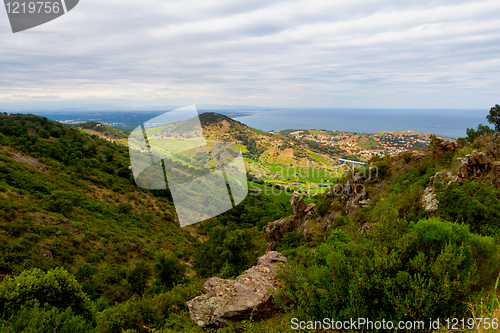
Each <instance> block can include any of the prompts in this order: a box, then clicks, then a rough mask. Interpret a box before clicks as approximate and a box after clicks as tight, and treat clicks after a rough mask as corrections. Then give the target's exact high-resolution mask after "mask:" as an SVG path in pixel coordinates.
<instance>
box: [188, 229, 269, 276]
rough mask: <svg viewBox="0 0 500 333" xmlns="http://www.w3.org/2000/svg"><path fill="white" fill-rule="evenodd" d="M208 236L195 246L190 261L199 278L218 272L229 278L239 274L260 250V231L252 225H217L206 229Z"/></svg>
mask: <svg viewBox="0 0 500 333" xmlns="http://www.w3.org/2000/svg"><path fill="white" fill-rule="evenodd" d="M209 236H210V238H209V239H208V240H207V241H205V242H204V243H202V244H201V245H200V246H199V249H198V257H197V258H196V261H195V263H194V269H195V270H196V273H197V274H198V275H200V276H203V277H208V276H213V275H217V274H220V275H221V277H224V278H229V277H235V276H237V275H239V274H241V273H242V272H243V271H244V270H245V269H247V268H249V267H250V266H252V265H254V264H255V263H256V261H257V257H258V256H259V255H262V254H263V252H264V247H265V244H264V243H263V242H262V238H260V237H262V234H261V233H259V232H258V231H257V229H256V228H251V229H237V230H234V231H231V230H230V229H229V228H228V227H224V226H217V227H215V228H212V229H211V230H210V232H209Z"/></svg>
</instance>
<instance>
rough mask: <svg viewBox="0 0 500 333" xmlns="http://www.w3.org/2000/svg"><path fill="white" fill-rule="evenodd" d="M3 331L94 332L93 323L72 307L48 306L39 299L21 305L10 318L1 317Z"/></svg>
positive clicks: (37, 332)
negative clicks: (62, 308)
mask: <svg viewBox="0 0 500 333" xmlns="http://www.w3.org/2000/svg"><path fill="white" fill-rule="evenodd" d="M0 331H1V332H2V333H53V332H59V333H88V332H94V331H95V329H94V327H93V326H92V323H91V322H89V321H88V320H86V319H85V318H84V317H83V316H81V315H75V314H74V312H73V310H72V309H71V308H67V309H65V310H61V309H58V308H56V307H52V308H46V307H42V306H40V305H39V302H38V301H35V302H34V303H33V304H30V305H28V306H26V305H23V306H21V308H20V310H19V312H18V313H16V314H14V315H12V316H11V317H10V318H7V319H6V320H5V319H0Z"/></svg>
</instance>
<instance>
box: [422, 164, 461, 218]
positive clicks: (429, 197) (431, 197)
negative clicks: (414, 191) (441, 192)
mask: <svg viewBox="0 0 500 333" xmlns="http://www.w3.org/2000/svg"><path fill="white" fill-rule="evenodd" d="M443 178H448V179H450V180H449V181H448V183H447V185H450V184H451V183H452V182H458V181H459V178H458V177H457V176H453V175H452V174H451V173H449V172H447V173H444V172H436V174H435V175H434V176H432V177H431V178H430V180H429V185H428V186H427V187H426V189H425V190H424V194H423V195H422V202H423V205H424V209H425V210H426V211H430V212H433V211H436V210H437V209H438V208H439V201H438V200H437V198H436V189H435V188H434V182H435V181H437V180H441V179H443Z"/></svg>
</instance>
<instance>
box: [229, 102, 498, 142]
mask: <svg viewBox="0 0 500 333" xmlns="http://www.w3.org/2000/svg"><path fill="white" fill-rule="evenodd" d="M488 112H489V109H488V110H485V109H347V108H345V109H293V110H268V111H259V112H258V113H256V114H253V115H250V116H244V117H238V116H236V117H233V119H235V120H237V121H239V122H241V123H243V124H245V125H248V126H251V127H254V128H257V129H260V130H263V131H272V130H284V129H324V130H330V131H334V130H335V131H343V132H357V133H374V132H383V131H416V132H422V133H429V134H436V135H442V136H445V137H448V138H453V139H456V138H459V137H464V136H466V134H465V131H466V129H467V128H476V127H477V125H479V124H483V125H488V122H487V120H486V115H487V114H488ZM490 127H491V126H490Z"/></svg>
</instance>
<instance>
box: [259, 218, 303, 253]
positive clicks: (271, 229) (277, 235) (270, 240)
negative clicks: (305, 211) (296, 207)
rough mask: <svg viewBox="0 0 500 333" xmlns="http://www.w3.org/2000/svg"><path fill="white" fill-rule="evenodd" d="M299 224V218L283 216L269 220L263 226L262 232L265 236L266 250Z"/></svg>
mask: <svg viewBox="0 0 500 333" xmlns="http://www.w3.org/2000/svg"><path fill="white" fill-rule="evenodd" d="M298 225H299V220H297V219H294V218H291V217H285V218H283V219H280V220H276V221H273V222H269V223H268V224H267V225H266V226H265V227H264V234H265V237H266V244H267V250H268V251H270V250H271V249H272V245H273V244H274V243H275V242H277V241H279V240H280V239H281V238H283V236H284V235H285V234H287V233H289V232H291V231H293V230H295V229H296V228H297V227H298Z"/></svg>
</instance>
